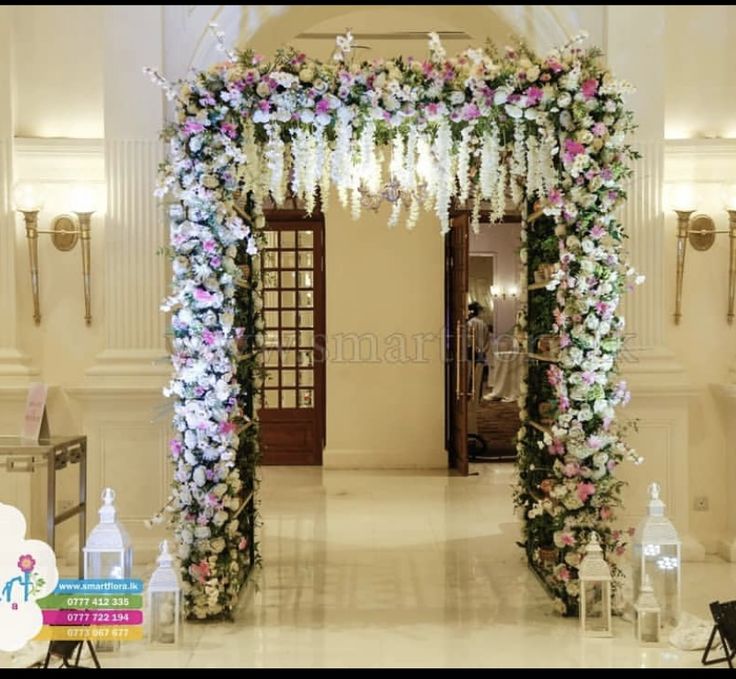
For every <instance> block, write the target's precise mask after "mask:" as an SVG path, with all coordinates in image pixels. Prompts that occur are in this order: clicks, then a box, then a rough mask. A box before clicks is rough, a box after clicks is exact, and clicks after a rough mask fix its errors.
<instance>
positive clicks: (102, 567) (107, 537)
mask: <svg viewBox="0 0 736 679" xmlns="http://www.w3.org/2000/svg"><path fill="white" fill-rule="evenodd" d="M114 501H115V491H114V490H113V489H112V488H105V490H103V491H102V503H103V504H102V506H101V507H100V509H99V514H100V522H99V523H98V524H97V525H96V526H95V527H94V528H93V529H92V532H91V533H90V534H89V537H88V538H87V544H86V545H85V546H84V578H85V580H89V579H108V578H129V577H131V574H132V570H133V547H132V546H131V544H130V537H128V532H127V531H126V530H125V528H124V527H123V526H122V525H121V524H120V523H119V522H118V521H117V519H116V517H115V515H116V512H115V505H114V504H113V502H114Z"/></svg>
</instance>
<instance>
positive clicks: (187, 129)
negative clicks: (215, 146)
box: [183, 118, 204, 135]
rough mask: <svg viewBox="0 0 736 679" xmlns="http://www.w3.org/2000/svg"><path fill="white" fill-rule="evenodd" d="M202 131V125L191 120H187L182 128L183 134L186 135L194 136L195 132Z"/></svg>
mask: <svg viewBox="0 0 736 679" xmlns="http://www.w3.org/2000/svg"><path fill="white" fill-rule="evenodd" d="M202 130H204V125H202V123H200V122H199V121H198V120H193V119H192V118H190V119H189V120H187V121H186V122H185V123H184V126H183V131H184V134H187V135H189V134H196V133H197V132H201V131H202Z"/></svg>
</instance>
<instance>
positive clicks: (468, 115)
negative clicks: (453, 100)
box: [463, 104, 480, 120]
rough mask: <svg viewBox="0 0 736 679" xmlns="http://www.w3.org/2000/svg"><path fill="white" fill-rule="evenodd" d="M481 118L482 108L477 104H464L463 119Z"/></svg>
mask: <svg viewBox="0 0 736 679" xmlns="http://www.w3.org/2000/svg"><path fill="white" fill-rule="evenodd" d="M475 118H480V109H479V108H478V107H477V106H476V105H475V104H466V105H465V106H463V120H474V119H475Z"/></svg>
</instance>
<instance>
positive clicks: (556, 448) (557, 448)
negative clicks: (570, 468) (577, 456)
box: [547, 439, 565, 455]
mask: <svg viewBox="0 0 736 679" xmlns="http://www.w3.org/2000/svg"><path fill="white" fill-rule="evenodd" d="M547 451H548V452H549V454H550V455H564V454H565V446H564V445H563V444H562V441H560V440H559V439H554V440H553V441H552V443H550V444H549V445H548V446H547Z"/></svg>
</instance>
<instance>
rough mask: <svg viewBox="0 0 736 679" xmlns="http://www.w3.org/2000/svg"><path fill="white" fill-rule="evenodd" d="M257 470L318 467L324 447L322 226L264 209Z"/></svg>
mask: <svg viewBox="0 0 736 679" xmlns="http://www.w3.org/2000/svg"><path fill="white" fill-rule="evenodd" d="M264 216H265V218H266V227H265V238H266V243H265V247H264V248H263V249H262V252H261V257H262V260H261V265H262V270H263V318H264V325H265V347H264V364H265V378H264V389H263V397H262V402H261V407H260V410H259V413H258V417H259V422H260V434H261V451H262V464H265V465H321V464H322V451H323V450H324V446H325V432H326V426H325V411H326V407H325V406H326V401H325V397H326V395H325V264H324V250H325V243H324V234H325V228H324V226H325V222H324V216H323V215H322V214H321V213H316V212H315V213H314V214H313V215H312V216H311V217H307V216H306V212H305V211H303V210H275V209H274V210H266V211H265V213H264Z"/></svg>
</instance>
